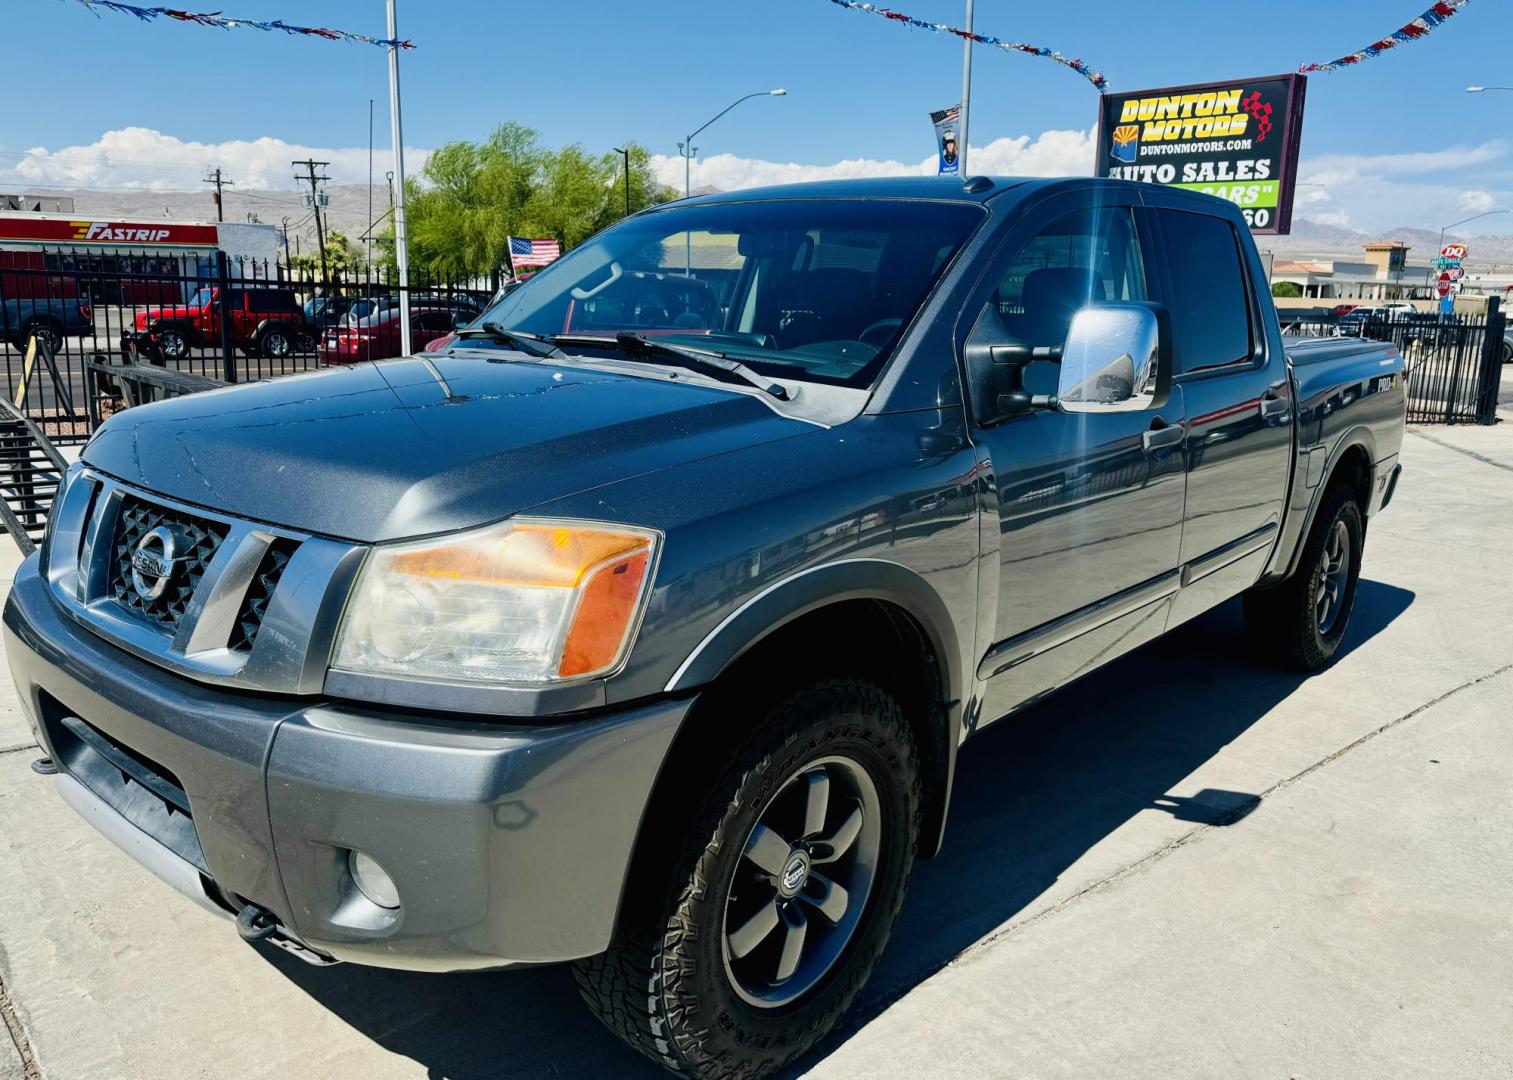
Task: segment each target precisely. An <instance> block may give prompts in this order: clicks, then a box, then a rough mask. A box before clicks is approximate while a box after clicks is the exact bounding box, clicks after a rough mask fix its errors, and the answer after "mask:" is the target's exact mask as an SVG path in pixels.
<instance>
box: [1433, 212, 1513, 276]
mask: <svg viewBox="0 0 1513 1080" xmlns="http://www.w3.org/2000/svg"><path fill="white" fill-rule="evenodd" d="M1493 214H1513V210H1488V211H1485V212H1484V213H1480V214H1472V215H1471V216H1470V217H1468V218H1462V219H1461V220H1460V221H1452V222H1450V224H1448V225H1446V226H1445V227H1444V228H1443V229H1441V230H1440V231H1439V245H1438V246H1437V247H1436V248H1435V249H1434V257H1435V258H1436V259H1437V258H1439V253H1440V252H1442V251H1444V250H1445V233H1447V232H1449V231H1450V230H1451V229H1453V228H1455V227H1456V226H1457V225H1464V224H1466V222H1468V221H1475V220H1477V219H1478V218H1484V217H1491V216H1492V215H1493ZM1433 274H1434V264H1433V263H1432V262H1431V263H1430V264H1429V269H1428V270H1427V271H1425V272H1424V285H1425V286H1428V284H1429V280H1430V278H1431V276H1432V275H1433Z"/></svg>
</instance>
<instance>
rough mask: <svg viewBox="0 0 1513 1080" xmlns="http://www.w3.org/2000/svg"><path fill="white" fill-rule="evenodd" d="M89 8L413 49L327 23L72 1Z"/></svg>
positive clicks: (115, 0)
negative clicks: (317, 24)
mask: <svg viewBox="0 0 1513 1080" xmlns="http://www.w3.org/2000/svg"><path fill="white" fill-rule="evenodd" d="M76 2H77V3H80V4H83V5H84V6H85V7H86V8H88V9H89V10H90V11H92V12H94V13H95V14H96V15H99V13H100V9H101V8H104V9H105V10H106V11H114V12H115V13H116V14H118V15H135V16H136V17H137V18H139V19H141V20H142V21H143V22H152V21H153V20H154V19H156V18H158V17H159V16H161V17H163V18H167V19H177V20H178V21H179V22H186V23H193V24H195V25H196V26H213V27H216V28H217V29H220V30H242V29H250V30H262V31H264V32H265V33H272V32H273V31H275V30H282V31H283V32H284V33H286V34H302V35H304V36H306V37H317V38H324V39H325V40H327V41H346V42H351V43H353V44H357V45H378V46H380V47H382V48H385V49H392V48H400V49H413V48H414V47H415V46H414V44H413V43H412V42H409V41H401V40H399V39H397V38H376V37H370V36H368V35H367V34H354V33H353V32H352V31H350V30H332V29H331V28H330V27H327V26H297V25H295V24H294V23H286V22H284V20H282V19H272V20H267V19H232V18H228V17H227V16H224V15H222V14H221V13H220V12H219V11H209V12H199V11H180V10H179V9H178V8H166V7H137V6H136V5H135V4H122V3H119V2H118V0H76Z"/></svg>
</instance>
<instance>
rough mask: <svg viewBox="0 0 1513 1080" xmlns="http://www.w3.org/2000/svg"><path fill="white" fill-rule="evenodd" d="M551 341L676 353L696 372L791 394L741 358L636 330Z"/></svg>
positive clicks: (784, 396) (781, 395)
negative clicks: (733, 358)
mask: <svg viewBox="0 0 1513 1080" xmlns="http://www.w3.org/2000/svg"><path fill="white" fill-rule="evenodd" d="M552 340H553V341H555V342H559V343H561V342H565V343H567V344H571V345H598V346H600V347H601V348H617V349H619V350H620V351H621V352H623V353H624V354H625V355H626V356H630V357H637V358H640V357H647V356H651V355H653V354H659V355H662V356H673V357H677V358H678V359H679V360H681V361H682V362H683V366H684V367H686V368H689V369H691V370H693V371H701V372H703V373H704V374H706V375H708V374H711V373H719V374H722V375H734V376H735V377H736V378H738V379H740V380H741V381H742V382H744V383H747V384H749V385H751V386H754V387H756V388H757V389H758V390H761V391H762V392H763V393H766V394H771V395H772V396H773V397H775V398H777V399H778V400H779V401H787V400H788V398H789V396H790V395H789V393H788V388H787V387H786V386H784V385H783V384H782V383H779V382H774V381H773V380H771V379H769V378H768V377H767V376H765V375H763V374H762V373H761V372H759V371H753V370H752V369H751V368H749V367H747V366H746V365H745V364H743V363H741V362H740V361H739V360H732V359H731V358H730V357H728V356H726V355H725V354H724V353H721V352H715V351H714V350H713V349H690V348H686V347H685V346H682V345H673V344H671V343H669V342H666V341H658V340H657V339H656V338H649V337H646V336H645V335H643V334H638V333H636V332H635V331H633V330H621V331H619V332H618V333H616V334H615V336H614V339H613V340H611V339H609V338H601V337H593V336H591V335H587V334H584V335H573V334H558V335H557V336H556V337H554V338H552Z"/></svg>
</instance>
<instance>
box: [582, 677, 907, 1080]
mask: <svg viewBox="0 0 1513 1080" xmlns="http://www.w3.org/2000/svg"><path fill="white" fill-rule="evenodd" d="M679 782H682V781H679ZM919 812H920V770H919V763H918V757H917V754H916V750H915V747H914V743H913V739H912V737H911V735H910V733H909V728H908V725H907V723H906V721H905V720H904V718H903V714H902V711H901V710H900V709H899V707H898V704H897V703H896V702H895V701H894V700H893V699H892V698H891V697H889V696H888V695H887V694H886V693H884V692H883V691H882V690H881V689H879V688H878V687H876V686H873V685H872V684H870V683H865V682H859V681H837V682H826V683H821V684H819V685H817V686H814V687H811V688H809V689H807V690H804V691H802V692H800V693H798V694H795V695H793V696H792V697H790V698H788V699H787V700H786V701H784V702H783V703H782V704H780V705H779V706H778V707H777V708H776V709H774V710H772V711H771V712H770V713H769V714H768V715H767V717H766V718H765V719H764V720H763V722H762V723H761V724H760V725H759V726H758V728H757V729H756V731H755V733H754V734H753V735H752V736H751V738H750V739H749V740H748V741H747V743H746V744H745V746H744V747H742V748H741V750H740V751H738V752H737V754H736V755H735V758H734V761H733V762H732V764H731V765H730V766H729V768H728V769H727V770H726V771H725V773H724V774H723V775H722V776H721V778H720V780H719V782H718V783H717V784H716V785H715V787H714V790H713V791H712V792H711V793H710V794H709V796H708V797H707V798H706V799H705V801H704V805H703V809H702V812H701V813H700V814H699V815H698V816H697V817H696V818H695V819H694V824H693V826H692V827H691V828H689V826H688V825H687V824H684V825H683V826H682V827H683V829H684V830H685V833H686V835H685V836H684V840H683V843H682V845H681V852H680V854H679V855H678V856H677V858H676V860H675V862H674V865H673V867H672V871H671V873H670V874H648V875H644V876H643V877H642V878H641V880H642V882H643V883H655V884H652V885H650V887H648V888H645V889H643V890H641V894H640V895H633V896H628V897H627V901H626V911H625V914H624V916H623V917H622V920H621V926H620V929H619V932H618V933H617V935H616V939H615V941H614V943H613V944H612V945H611V947H610V949H609V951H608V952H607V953H605V954H603V955H601V956H597V957H593V958H591V959H588V960H584V961H580V962H579V963H578V964H577V965H576V968H575V974H576V977H577V980H578V985H579V989H580V991H581V992H582V994H583V998H584V1000H585V1001H586V1002H587V1003H588V1006H589V1008H590V1009H592V1010H593V1011H594V1013H595V1014H596V1015H597V1016H598V1017H599V1019H600V1020H602V1021H603V1022H604V1024H605V1025H606V1026H608V1027H609V1029H610V1030H611V1031H613V1032H614V1033H615V1034H617V1035H618V1036H620V1038H622V1039H624V1040H625V1041H626V1042H628V1043H630V1045H632V1046H633V1047H635V1048H636V1049H637V1050H640V1051H641V1052H642V1053H643V1054H645V1055H646V1056H647V1057H649V1058H651V1059H652V1060H653V1061H655V1062H657V1063H658V1064H660V1065H662V1066H664V1067H666V1068H668V1069H671V1070H672V1071H674V1072H677V1073H679V1074H681V1075H684V1076H689V1077H699V1078H706V1077H707V1078H714V1077H719V1078H721V1080H753V1078H756V1077H761V1076H766V1075H769V1074H770V1073H772V1072H774V1071H776V1070H778V1069H781V1068H782V1067H784V1066H785V1065H787V1064H789V1063H791V1062H792V1061H794V1060H795V1059H796V1058H798V1057H799V1056H800V1055H802V1054H803V1053H804V1052H805V1051H806V1050H808V1049H809V1048H810V1047H812V1046H813V1045H814V1044H815V1043H816V1042H818V1041H819V1039H820V1038H822V1037H823V1036H824V1035H825V1033H826V1032H828V1031H829V1030H830V1029H831V1028H832V1027H833V1026H834V1025H835V1023H836V1022H837V1021H838V1020H839V1019H840V1018H841V1016H842V1015H843V1014H844V1013H845V1011H846V1009H847V1008H848V1007H849V1006H850V1005H851V1002H852V1000H853V999H854V998H855V997H856V994H857V992H858V991H859V990H860V989H861V987H862V985H863V984H864V983H865V982H866V980H867V977H868V975H870V974H871V972H872V969H873V967H874V966H875V965H876V963H877V960H878V957H879V956H880V955H881V953H882V950H883V946H884V945H885V944H886V943H887V940H888V936H889V934H890V933H891V931H892V929H893V923H894V920H895V919H896V918H897V915H898V910H899V906H900V905H901V904H902V902H903V897H904V890H905V886H906V884H907V882H908V878H909V872H910V869H911V868H912V865H913V861H914V850H915V842H916V839H917V837H918V833H919ZM678 827H679V826H678V823H677V822H675V821H658V820H649V821H648V823H647V828H649V829H658V828H664V829H674V828H678ZM642 869H643V870H646V869H648V868H642Z"/></svg>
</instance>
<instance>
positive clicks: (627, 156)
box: [615, 146, 630, 217]
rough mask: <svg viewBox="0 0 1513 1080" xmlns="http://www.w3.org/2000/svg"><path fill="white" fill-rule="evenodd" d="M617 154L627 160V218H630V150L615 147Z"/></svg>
mask: <svg viewBox="0 0 1513 1080" xmlns="http://www.w3.org/2000/svg"><path fill="white" fill-rule="evenodd" d="M615 153H617V154H619V155H620V156H621V157H622V158H624V159H625V216H626V217H630V148H629V147H626V148H625V149H621V148H620V147H618V146H617V147H615Z"/></svg>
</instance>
